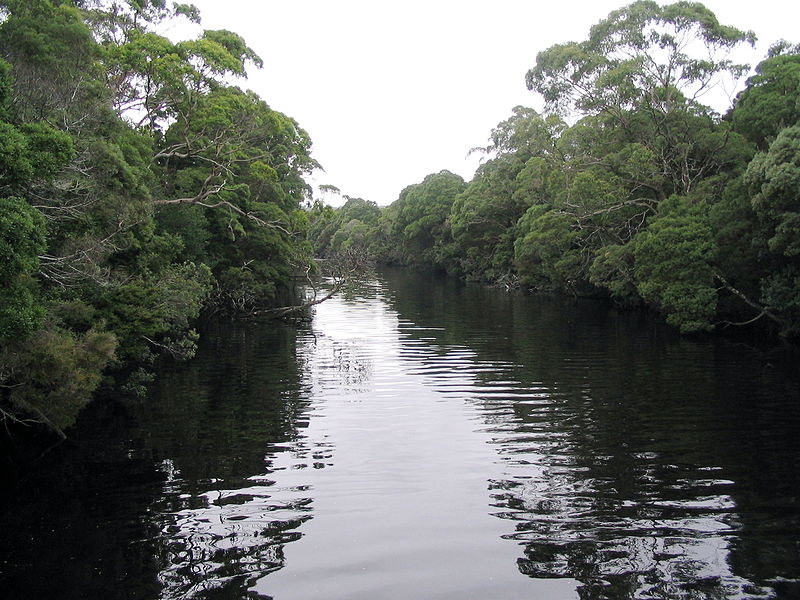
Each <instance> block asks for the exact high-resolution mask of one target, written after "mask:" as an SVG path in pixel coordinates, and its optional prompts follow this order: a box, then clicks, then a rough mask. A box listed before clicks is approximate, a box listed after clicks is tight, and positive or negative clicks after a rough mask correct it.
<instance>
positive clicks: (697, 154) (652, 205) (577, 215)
mask: <svg viewBox="0 0 800 600" xmlns="http://www.w3.org/2000/svg"><path fill="white" fill-rule="evenodd" d="M754 39H755V38H754V35H753V33H751V32H746V31H740V30H738V29H735V28H733V27H728V26H725V25H723V24H721V23H719V21H718V20H717V18H716V17H715V16H714V14H713V13H712V12H711V11H709V10H708V9H707V8H705V7H704V6H703V5H701V4H699V3H693V2H676V3H674V4H670V5H667V6H659V5H658V4H657V3H655V2H652V1H649V0H639V1H637V2H634V3H632V4H630V5H628V6H625V7H623V8H621V9H619V10H616V11H614V12H612V13H611V14H610V15H609V16H608V17H607V18H606V19H604V20H603V21H601V22H600V23H598V24H597V25H595V26H594V27H593V28H592V29H591V30H590V32H589V35H588V37H587V39H585V40H584V41H581V42H570V43H565V44H558V45H555V46H553V47H551V48H548V49H547V50H544V51H543V52H540V53H539V55H538V56H537V58H536V64H535V65H534V66H533V67H532V68H531V69H530V70H529V71H528V73H527V75H526V82H527V85H528V87H529V89H530V90H532V91H533V92H536V93H537V94H538V96H539V98H540V99H541V100H542V101H543V106H544V112H543V113H542V114H540V113H539V112H537V111H535V110H533V109H530V108H524V107H517V108H515V109H514V110H513V113H512V115H511V116H510V117H509V118H508V119H507V120H505V121H503V122H502V123H500V124H499V125H498V126H497V127H496V128H495V129H494V130H493V131H492V133H491V137H490V141H489V145H488V146H487V147H485V148H482V149H480V150H482V151H483V152H484V153H486V154H487V156H488V160H486V161H485V162H484V163H483V164H482V165H481V167H480V168H479V169H478V170H477V172H476V173H475V176H474V178H473V179H472V181H469V182H467V183H463V182H461V181H460V180H459V178H458V177H457V176H455V175H452V174H450V173H447V172H442V173H438V174H436V175H429V176H428V177H427V178H425V180H424V181H423V182H421V183H418V184H416V185H412V186H409V187H408V188H406V189H405V190H404V191H403V192H402V193H401V195H400V198H399V199H398V200H397V201H396V202H395V203H393V204H392V205H390V206H388V207H386V208H382V209H380V210H378V209H377V208H376V207H374V206H373V207H371V210H370V213H369V218H362V217H353V216H350V215H351V213H352V210H353V208H354V206H353V205H352V204H351V202H348V204H346V205H345V206H344V207H342V208H341V209H338V210H333V209H330V208H324V207H318V208H317V210H316V211H315V212H313V213H312V214H311V220H312V225H311V229H310V233H311V239H312V241H313V243H314V244H315V247H316V249H317V251H318V252H321V253H325V252H328V251H331V250H335V248H336V247H347V246H348V245H351V244H358V245H360V246H361V247H363V248H365V249H366V250H367V251H368V252H370V253H371V254H372V256H374V257H375V258H376V259H378V260H381V261H384V262H388V263H394V264H405V265H411V266H426V267H430V268H436V269H440V270H444V271H447V272H449V273H453V274H456V275H460V276H463V277H466V278H469V279H474V280H479V281H485V282H493V283H499V284H502V285H506V286H517V285H519V286H524V287H527V288H530V289H533V290H539V291H553V292H561V293H570V294H577V295H589V296H607V297H612V298H614V299H615V300H616V301H617V302H619V303H620V304H622V305H625V306H637V305H638V306H647V307H650V308H653V309H655V310H658V311H660V312H661V313H662V314H663V315H664V317H665V318H666V320H667V321H668V322H669V323H671V324H672V325H674V326H675V327H677V328H679V329H680V330H681V331H683V332H685V333H692V332H699V331H710V330H713V329H715V328H719V327H724V326H729V325H733V324H740V325H744V324H750V323H756V325H755V326H759V327H768V328H769V329H770V330H771V331H772V332H774V333H776V334H779V335H781V336H784V337H786V338H794V339H796V338H797V336H798V335H799V334H800V262H799V261H800V237H798V236H800V122H798V119H800V103H799V100H798V99H799V98H800V46H792V45H790V44H788V43H785V42H781V43H779V44H776V45H775V46H773V48H771V50H770V52H769V55H768V56H767V58H766V59H765V60H764V61H763V62H761V63H760V64H759V65H758V66H757V67H756V68H755V71H754V74H753V75H752V77H750V78H749V79H748V80H747V82H746V85H745V88H744V90H743V91H742V92H741V93H740V94H739V95H738V97H737V98H736V100H735V102H734V103H733V106H731V107H730V110H728V112H727V113H726V114H724V115H721V114H718V113H716V112H715V111H714V110H712V109H711V108H710V107H709V106H707V105H706V104H704V103H703V100H704V98H705V97H707V96H706V94H708V93H709V92H713V90H714V89H717V88H719V87H721V86H722V85H723V84H724V85H725V87H726V88H727V89H731V86H732V84H733V83H734V82H735V81H736V80H737V79H739V78H741V77H742V76H744V75H745V74H746V73H747V72H748V71H749V70H750V67H749V65H743V64H737V63H735V62H733V61H732V60H731V56H732V51H733V50H735V49H736V48H738V47H739V46H741V45H743V44H745V45H746V44H752V43H753V41H754ZM359 202H360V203H363V204H368V203H365V201H363V200H359ZM323 223H324V225H323ZM331 240H335V244H334V245H333V246H332V245H331Z"/></svg>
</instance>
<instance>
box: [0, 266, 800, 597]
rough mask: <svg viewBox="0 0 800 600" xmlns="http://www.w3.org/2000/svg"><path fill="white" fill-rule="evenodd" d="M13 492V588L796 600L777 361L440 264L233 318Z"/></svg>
mask: <svg viewBox="0 0 800 600" xmlns="http://www.w3.org/2000/svg"><path fill="white" fill-rule="evenodd" d="M6 488H7V490H6V491H4V493H3V501H2V502H3V504H2V512H0V536H2V537H0V540H2V543H0V597H2V598H14V599H16V598H25V599H27V598H34V599H47V598H58V599H63V600H68V599H73V598H98V599H100V598H102V599H114V598H125V599H129V598H130V599H154V598H165V599H166V598H209V599H213V598H219V599H223V598H224V599H238V598H264V597H266V598H270V597H272V598H274V599H275V600H293V599H299V600H312V599H323V598H324V599H348V600H351V599H370V600H375V599H382V598H386V599H401V598H402V599H405V598H415V599H427V598H431V599H433V598H436V599H445V598H450V599H456V598H457V599H472V598H474V599H518V598H526V599H528V598H530V599H533V598H540V599H555V600H559V599H573V598H581V599H583V598H609V599H622V598H692V599H694V598H715V599H721V598H800V392H799V391H798V385H797V382H796V381H795V380H793V379H791V378H788V377H786V376H785V375H784V371H783V370H782V368H781V366H780V365H773V364H771V363H770V362H769V359H768V358H767V357H765V356H764V355H763V354H760V353H759V352H758V351H755V350H753V349H750V348H748V347H746V346H744V345H740V344H735V343H732V342H730V341H720V340H717V341H691V340H687V339H681V338H679V337H677V336H676V335H674V333H672V332H671V331H669V330H667V329H665V328H663V327H661V326H659V325H658V324H657V323H655V322H653V321H652V320H650V319H648V318H646V317H644V316H642V315H637V314H621V313H617V312H615V311H614V310H612V309H610V308H609V307H608V306H606V305H604V304H602V303H598V302H593V301H585V302H581V301H568V300H564V299H548V298H544V299H542V298H530V297H525V296H517V295H509V294H506V293H505V292H501V291H497V290H491V289H485V288H481V287H463V286H460V285H458V284H456V283H454V282H451V281H444V280H440V279H436V278H433V277H426V276H418V275H409V274H402V273H387V274H383V275H381V276H380V277H379V279H378V280H377V281H374V282H372V283H371V284H369V285H367V286H365V287H364V289H362V290H360V291H359V292H358V293H354V294H353V295H352V296H351V297H338V298H335V299H333V300H330V301H328V302H326V303H324V304H322V305H320V306H319V307H318V309H317V313H316V316H315V319H314V321H313V323H312V324H311V325H309V326H305V327H299V328H290V327H281V326H276V325H274V324H263V325H254V324H247V325H231V324H225V325H223V324H220V325H218V326H217V327H216V328H215V329H213V330H212V331H210V332H209V333H208V335H207V336H206V338H205V342H204V344H203V345H202V347H201V349H200V352H199V354H198V356H197V358H196V359H195V360H193V361H192V362H190V363H189V364H185V365H177V366H175V365H173V366H169V367H165V368H164V369H163V371H162V373H161V375H160V378H159V380H158V382H157V384H156V385H155V388H154V390H153V393H152V395H151V397H150V398H149V399H148V400H146V401H144V402H141V403H129V402H128V403H115V402H105V403H95V404H94V405H92V406H91V408H90V409H89V410H87V411H86V414H85V415H84V416H83V418H82V419H81V421H80V423H79V425H78V427H77V428H76V429H75V430H74V431H72V432H71V441H70V442H69V443H67V444H65V445H63V446H62V447H61V448H59V449H57V450H55V451H53V452H51V453H50V454H49V455H48V456H47V457H46V458H45V459H43V460H42V461H41V462H40V463H39V466H38V467H37V470H35V471H32V472H30V473H28V474H27V475H26V476H23V477H22V478H21V481H20V482H19V484H17V485H15V484H13V483H8V484H7V485H6Z"/></svg>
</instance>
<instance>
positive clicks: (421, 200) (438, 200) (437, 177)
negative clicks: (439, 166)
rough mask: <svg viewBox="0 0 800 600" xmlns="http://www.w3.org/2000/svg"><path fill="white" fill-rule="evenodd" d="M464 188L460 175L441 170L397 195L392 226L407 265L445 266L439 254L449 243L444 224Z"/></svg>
mask: <svg viewBox="0 0 800 600" xmlns="http://www.w3.org/2000/svg"><path fill="white" fill-rule="evenodd" d="M465 185H466V184H465V183H464V180H463V179H462V178H461V177H460V176H459V175H456V174H454V173H451V172H450V171H440V172H439V173H433V174H431V175H427V176H426V177H425V179H423V180H422V181H421V182H420V183H416V184H413V185H410V186H408V187H406V188H405V189H403V191H402V192H400V197H399V198H398V199H397V201H396V202H395V203H394V205H393V206H394V210H395V211H396V212H395V215H394V220H393V225H392V226H393V235H394V236H395V238H396V239H398V240H400V241H401V243H402V244H403V246H404V248H403V251H404V252H403V253H404V260H405V261H406V262H407V263H409V264H428V265H433V266H436V267H444V265H443V264H442V260H441V259H442V256H441V254H440V252H441V250H442V249H443V247H444V246H445V245H446V244H447V243H448V242H449V240H448V239H447V235H446V233H447V232H446V228H445V222H446V220H447V217H448V216H449V214H450V209H451V207H452V206H453V202H454V201H455V198H456V196H458V194H460V193H461V192H463V191H464V187H465Z"/></svg>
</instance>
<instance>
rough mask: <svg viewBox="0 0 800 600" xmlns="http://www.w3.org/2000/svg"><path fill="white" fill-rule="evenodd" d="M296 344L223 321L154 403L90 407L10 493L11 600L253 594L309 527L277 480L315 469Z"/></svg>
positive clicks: (161, 385)
mask: <svg viewBox="0 0 800 600" xmlns="http://www.w3.org/2000/svg"><path fill="white" fill-rule="evenodd" d="M296 337H297V332H296V331H295V330H293V329H289V328H285V327H278V328H272V327H270V326H268V325H267V326H263V325H256V326H253V325H252V324H251V325H242V324H230V323H218V324H216V325H215V326H214V328H213V329H212V330H211V331H209V332H207V334H206V341H205V342H204V344H202V345H201V348H200V351H199V353H198V356H197V357H196V359H195V360H193V361H192V362H190V363H189V364H181V365H168V366H165V367H164V368H163V369H162V372H161V373H160V377H159V378H158V381H157V384H156V386H155V389H154V390H153V392H152V394H151V397H150V398H149V399H148V400H147V401H142V402H139V403H120V402H95V403H93V404H92V405H91V406H90V408H89V409H88V410H87V411H86V412H85V413H84V414H83V415H82V417H81V420H80V422H79V423H78V425H77V426H76V428H75V429H74V430H73V431H71V432H70V441H69V442H67V443H66V444H65V445H64V446H63V447H62V448H60V449H58V450H57V451H54V452H52V453H51V454H50V455H49V456H48V457H47V458H46V459H45V460H44V461H43V463H42V464H40V465H38V466H37V471H36V473H34V474H31V476H29V477H25V478H23V480H22V481H21V482H20V483H19V485H17V486H16V487H15V488H14V489H13V490H11V491H10V493H9V495H7V496H6V501H7V503H6V505H5V506H3V507H2V508H3V510H2V512H0V530H2V531H3V544H2V548H0V589H2V590H3V597H6V598H42V599H45V598H103V599H108V598H125V599H136V598H184V597H196V598H216V597H225V598H245V597H248V592H247V588H248V580H249V576H250V573H251V571H253V570H256V569H257V570H258V571H259V572H260V573H264V572H266V571H269V570H270V569H272V570H274V569H278V568H280V567H281V566H282V564H283V545H284V544H286V543H287V542H290V541H292V540H293V539H296V538H297V537H299V535H300V534H299V533H298V532H297V531H296V529H297V527H298V526H299V525H300V524H301V523H302V522H303V521H304V520H306V519H309V518H310V517H311V511H310V508H309V506H308V504H309V502H310V499H309V498H308V497H307V493H304V490H303V487H302V485H297V486H294V487H292V486H288V487H284V488H281V489H276V487H275V485H274V483H275V482H274V480H273V479H272V478H271V477H270V475H271V474H272V473H274V471H275V470H283V469H298V468H301V467H302V466H303V465H304V464H306V463H307V462H308V460H307V459H308V458H309V456H308V452H307V451H306V450H307V449H304V448H303V444H302V431H303V428H304V427H305V425H306V424H307V416H306V409H307V400H305V399H304V398H305V397H306V396H305V395H304V394H303V393H302V386H303V384H302V377H301V370H302V365H301V364H299V363H298V359H297V353H296V345H297V340H296ZM289 452H290V453H291V454H292V456H291V458H289V459H286V458H283V455H284V454H287V453H289ZM253 523H257V525H253Z"/></svg>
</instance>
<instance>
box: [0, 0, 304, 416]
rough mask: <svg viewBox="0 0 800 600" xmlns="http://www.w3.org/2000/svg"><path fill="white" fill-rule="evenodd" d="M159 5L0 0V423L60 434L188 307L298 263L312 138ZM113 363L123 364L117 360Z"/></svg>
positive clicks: (259, 297)
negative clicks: (165, 28) (175, 34)
mask: <svg viewBox="0 0 800 600" xmlns="http://www.w3.org/2000/svg"><path fill="white" fill-rule="evenodd" d="M175 20H188V21H190V22H193V23H196V24H199V23H200V15H199V13H198V11H197V9H196V8H194V7H193V6H191V5H189V4H181V3H173V2H167V1H165V0H126V1H124V0H72V1H69V0H7V1H6V0H4V1H2V2H0V279H1V280H2V288H0V386H1V387H0V418H2V419H4V420H6V421H14V422H17V423H21V422H23V423H28V422H38V423H44V424H46V425H47V426H48V427H50V428H51V429H52V430H54V431H56V432H61V430H62V429H63V428H65V427H67V426H69V425H70V424H71V423H72V422H73V421H74V419H75V416H76V415H77V413H78V411H79V410H80V408H81V407H82V406H83V405H84V404H85V403H86V401H87V400H88V399H89V397H90V396H91V394H92V392H93V391H94V390H95V389H96V388H97V387H98V385H99V384H100V383H101V381H102V377H103V373H104V372H107V369H108V368H109V367H111V368H112V369H113V370H115V371H116V372H117V373H118V374H122V376H121V377H120V378H118V381H119V382H120V383H124V385H125V386H127V389H129V390H131V391H136V390H137V389H139V388H140V387H141V384H142V383H143V382H145V381H147V379H148V377H149V375H148V374H147V372H146V371H145V370H141V369H139V367H140V366H141V365H147V364H148V363H149V362H152V360H153V359H154V358H155V357H156V356H158V355H160V354H163V353H166V354H169V355H172V356H175V357H188V356H191V355H192V354H193V352H194V349H195V342H196V341H197V338H198V334H197V333H196V331H195V321H196V319H197V317H198V315H199V314H200V312H201V311H203V310H205V311H207V312H227V313H234V314H252V313H254V312H258V311H259V310H261V309H263V308H264V307H269V306H271V305H273V304H274V303H276V302H277V300H278V297H279V296H280V294H281V290H282V289H283V288H285V286H286V285H287V284H288V282H289V281H290V279H291V277H292V275H293V274H294V273H295V272H296V271H297V270H298V269H304V268H305V267H306V265H308V264H309V263H310V261H311V255H310V251H309V246H308V242H307V241H306V239H305V229H306V226H307V213H306V211H305V210H304V205H305V203H306V201H307V200H308V198H309V197H310V188H309V186H308V185H307V183H306V181H305V177H306V176H307V175H308V174H309V173H310V172H311V171H312V170H313V169H314V168H316V167H317V166H318V165H317V163H316V162H315V161H314V159H313V158H311V154H310V152H311V140H310V138H309V136H308V134H307V133H306V132H305V131H304V130H303V129H302V128H301V127H300V126H299V125H298V123H297V122H296V121H294V119H292V118H291V117H289V116H287V115H285V114H282V113H280V112H278V111H275V110H273V109H271V108H270V107H269V105H268V104H267V103H266V102H265V101H264V100H263V99H261V98H260V97H259V96H258V95H257V94H255V93H254V92H252V91H247V90H245V89H242V88H240V87H237V86H236V85H233V83H232V82H242V81H243V80H244V78H245V77H246V74H247V69H248V68H251V67H256V68H257V67H259V66H260V65H261V64H262V61H261V58H260V57H258V56H257V55H256V53H255V52H254V51H253V50H252V49H251V48H250V47H249V46H248V45H247V43H246V42H245V41H244V40H243V39H242V38H241V37H240V36H239V35H237V34H236V33H234V32H231V31H223V30H205V31H203V32H202V33H201V34H200V35H199V36H198V37H197V38H196V39H188V40H181V41H173V40H171V39H169V38H167V37H165V36H163V35H161V34H159V33H158V31H159V30H160V29H161V28H160V27H159V26H160V25H161V24H165V23H171V22H172V21H175ZM126 370H127V371H128V372H127V373H125V371H126Z"/></svg>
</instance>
